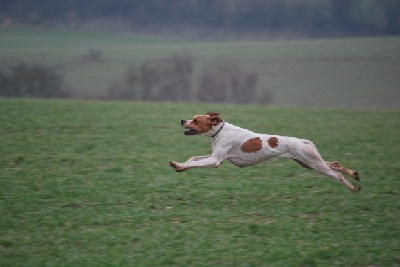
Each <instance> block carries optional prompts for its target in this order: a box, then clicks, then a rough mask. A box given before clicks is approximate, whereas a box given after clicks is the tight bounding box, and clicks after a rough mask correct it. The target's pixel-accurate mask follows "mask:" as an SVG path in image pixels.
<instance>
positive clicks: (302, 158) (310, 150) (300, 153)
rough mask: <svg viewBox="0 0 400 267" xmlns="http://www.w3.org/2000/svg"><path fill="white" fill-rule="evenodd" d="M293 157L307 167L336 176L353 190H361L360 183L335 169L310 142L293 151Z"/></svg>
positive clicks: (337, 179) (335, 177)
mask: <svg viewBox="0 0 400 267" xmlns="http://www.w3.org/2000/svg"><path fill="white" fill-rule="evenodd" d="M292 155H293V157H292V159H294V160H295V161H296V162H298V163H299V164H300V165H302V166H303V167H305V168H308V169H313V170H316V171H317V172H319V173H321V174H324V175H326V176H329V177H332V178H334V179H335V180H336V181H338V182H340V183H341V184H342V185H344V186H345V187H347V188H348V189H349V190H350V191H352V192H357V191H360V190H361V187H360V186H359V185H355V186H354V185H352V184H351V183H350V182H349V181H347V180H346V178H344V176H343V175H342V174H340V173H338V172H336V171H334V170H333V169H331V167H330V166H329V165H328V164H327V163H326V162H325V161H324V160H323V159H322V157H321V155H320V154H319V152H318V150H317V149H316V147H315V146H314V145H313V144H312V143H311V142H310V143H308V142H304V143H303V146H302V147H301V149H300V150H297V151H292Z"/></svg>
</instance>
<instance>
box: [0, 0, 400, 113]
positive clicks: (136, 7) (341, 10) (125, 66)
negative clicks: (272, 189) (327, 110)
mask: <svg viewBox="0 0 400 267" xmlns="http://www.w3.org/2000/svg"><path fill="white" fill-rule="evenodd" d="M0 26H1V28H0V38H1V39H0V40H1V42H0V58H1V59H2V60H1V63H0V96H3V97H40V98H47V97H58V98H59V97H65V98H83V99H119V100H135V101H185V102H198V101H201V102H229V103H246V104H247V103H254V104H272V105H286V106H322V107H350V108H398V107H400V88H399V85H400V75H399V74H400V37H399V34H400V1H398V0H309V1H301V0H168V1H167V0H146V1H143V0H140V1H139V0H113V1H110V0H96V1H94V0H85V1H81V0H63V1H60V0H39V1H29V0H4V1H1V2H0Z"/></svg>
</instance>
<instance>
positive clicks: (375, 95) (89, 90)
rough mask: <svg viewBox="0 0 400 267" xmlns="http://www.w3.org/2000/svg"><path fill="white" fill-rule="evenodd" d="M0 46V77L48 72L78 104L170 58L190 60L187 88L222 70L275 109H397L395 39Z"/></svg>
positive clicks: (13, 34)
mask: <svg viewBox="0 0 400 267" xmlns="http://www.w3.org/2000/svg"><path fill="white" fill-rule="evenodd" d="M0 40H1V42H0V58H1V59H2V60H1V62H0V69H3V68H4V69H7V68H10V66H13V65H16V64H17V63H18V62H21V61H25V62H29V63H36V64H44V65H47V66H52V67H54V69H56V70H58V71H59V72H61V73H62V74H63V76H64V78H65V85H66V87H67V88H68V89H70V91H71V92H72V94H73V95H74V96H75V97H79V98H93V97H106V96H107V90H108V88H109V87H110V84H112V83H113V82H115V81H122V80H123V79H124V75H125V73H126V71H127V68H128V66H130V65H137V64H141V63H143V62H144V61H148V60H157V59H163V58H167V57H170V56H171V55H172V54H174V53H175V54H188V55H191V57H192V58H193V60H194V68H195V70H194V73H195V74H194V77H193V87H196V85H195V84H196V81H198V79H199V77H197V74H198V73H199V72H201V71H202V70H203V69H204V68H208V67H209V66H212V65H216V64H221V62H222V64H227V65H233V66H238V67H239V68H241V69H242V70H243V72H246V71H249V72H254V73H257V74H258V77H259V79H258V90H259V92H265V91H266V92H268V93H270V95H271V96H272V100H273V104H274V105H285V106H310V107H340V108H343V107H345V108H384V109H387V108H399V107H400V90H399V84H400V75H399V73H400V37H390V38H388V37H375V38H359V39H315V40H272V41H271V40H270V41H257V40H253V41H245V40H242V41H222V40H220V41H215V40H214V41H212V40H185V39H161V38H150V37H141V36H118V35H106V34H93V33H70V32H61V31H33V30H23V29H0ZM90 49H96V50H98V51H101V54H102V55H101V61H98V62H85V61H84V57H85V55H86V54H87V53H88V51H90ZM224 62H225V63H224ZM192 89H193V90H196V88H192Z"/></svg>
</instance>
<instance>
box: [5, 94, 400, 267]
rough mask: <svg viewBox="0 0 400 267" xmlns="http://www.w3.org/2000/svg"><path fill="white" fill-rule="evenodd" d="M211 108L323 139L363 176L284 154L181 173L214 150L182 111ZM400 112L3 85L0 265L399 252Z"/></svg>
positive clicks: (353, 260)
mask: <svg viewBox="0 0 400 267" xmlns="http://www.w3.org/2000/svg"><path fill="white" fill-rule="evenodd" d="M210 110H213V111H218V112H220V113H221V116H222V118H223V119H225V120H227V121H229V122H231V123H233V124H236V125H239V126H242V127H246V128H249V129H252V130H254V131H257V132H267V133H275V134H281V135H292V136H298V137H303V138H307V139H310V140H312V141H313V142H314V143H315V144H316V145H317V146H318V148H319V150H320V152H321V154H322V155H323V156H324V158H325V159H326V160H339V161H340V162H341V163H342V164H343V165H345V166H347V167H348V168H352V169H356V170H358V171H359V172H360V174H361V185H362V186H363V190H362V191H361V192H360V193H357V194H354V193H351V192H349V191H348V190H347V189H345V188H344V187H343V186H341V185H340V184H339V183H337V182H335V181H333V179H330V178H327V177H323V176H321V175H319V174H318V173H316V172H313V171H309V170H306V169H303V168H301V167H300V166H298V165H297V164H296V163H295V162H293V161H291V160H285V159H279V160H272V161H269V162H265V163H261V164H259V165H256V166H253V167H249V168H242V169H241V168H237V167H235V166H233V165H231V164H229V163H224V164H223V165H221V166H220V167H219V168H217V169H194V170H190V171H187V172H184V173H176V172H175V171H173V170H172V168H170V167H169V165H168V163H169V161H170V160H177V161H183V160H185V159H187V158H188V157H190V156H193V155H203V154H207V153H209V151H210V140H209V139H207V138H205V137H202V136H193V137H188V136H184V135H183V134H182V129H181V126H180V125H179V122H180V119H182V118H188V117H189V118H190V117H191V116H192V115H193V114H202V113H204V112H207V111H210ZM399 116H400V113H399V112H398V111H372V110H370V111H365V110H338V109H311V108H296V109H295V108H277V107H265V106H249V105H247V106H244V105H243V106H238V105H220V104H218V105H217V104H213V105H208V104H196V105H194V104H171V103H136V102H101V101H72V100H69V101H68V100H63V101H61V100H49V101H43V100H27V99H19V100H16V99H0V122H1V125H0V134H1V135H0V138H1V140H0V149H1V154H0V266H168V265H171V266H398V265H400V254H399V250H400V243H399V240H400V231H399V230H400V216H399V215H400V197H399V196H400V179H399V178H400V165H399V163H398V158H399V143H400V135H399V130H400V121H399Z"/></svg>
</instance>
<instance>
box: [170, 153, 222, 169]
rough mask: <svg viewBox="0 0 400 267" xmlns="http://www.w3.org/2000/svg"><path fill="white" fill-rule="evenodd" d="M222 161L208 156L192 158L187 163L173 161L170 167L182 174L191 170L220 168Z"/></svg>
mask: <svg viewBox="0 0 400 267" xmlns="http://www.w3.org/2000/svg"><path fill="white" fill-rule="evenodd" d="M222 161H223V159H220V158H219V157H216V156H213V155H208V156H196V157H191V158H190V159H188V160H187V161H186V162H185V163H178V162H175V161H171V162H170V163H169V165H170V166H171V167H173V168H174V169H175V170H176V171H177V172H182V171H186V170H187V169H190V168H199V167H218V166H219V165H220V164H221V162H222Z"/></svg>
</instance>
